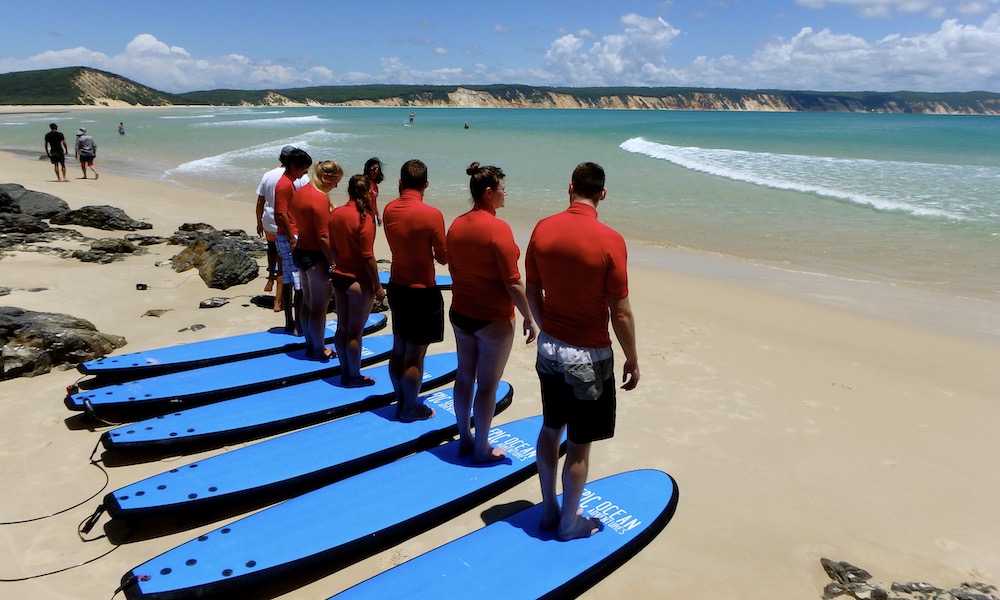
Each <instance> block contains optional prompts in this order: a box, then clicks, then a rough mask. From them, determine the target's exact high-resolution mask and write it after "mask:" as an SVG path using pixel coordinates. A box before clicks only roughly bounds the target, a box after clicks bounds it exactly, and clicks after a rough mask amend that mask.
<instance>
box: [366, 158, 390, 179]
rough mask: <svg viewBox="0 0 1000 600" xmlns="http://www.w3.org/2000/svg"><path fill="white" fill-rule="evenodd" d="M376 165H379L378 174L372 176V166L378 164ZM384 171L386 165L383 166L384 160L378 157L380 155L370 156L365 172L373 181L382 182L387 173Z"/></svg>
mask: <svg viewBox="0 0 1000 600" xmlns="http://www.w3.org/2000/svg"><path fill="white" fill-rule="evenodd" d="M376 165H377V166H378V175H376V176H375V177H374V178H371V176H370V173H371V168H372V167H374V166H376ZM383 171H385V167H383V166H382V161H380V160H379V159H378V157H376V156H373V157H371V158H369V159H368V162H366V163H365V171H364V174H365V175H368V176H369V178H370V179H371V180H372V181H374V182H375V183H376V184H378V183H382V180H384V179H385V174H384V173H383Z"/></svg>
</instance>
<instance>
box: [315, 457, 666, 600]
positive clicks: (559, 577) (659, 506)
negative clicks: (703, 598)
mask: <svg viewBox="0 0 1000 600" xmlns="http://www.w3.org/2000/svg"><path fill="white" fill-rule="evenodd" d="M677 499H678V494H677V485H676V483H675V482H674V480H673V478H671V477H670V476H669V475H667V474H666V473H663V472H661V471H655V470H639V471H629V472H626V473H620V474H618V475H612V476H611V477H606V478H604V479H599V480H597V481H594V482H591V483H589V484H587V486H586V488H585V489H584V491H583V496H582V499H581V502H580V507H581V508H582V509H583V511H584V515H585V516H590V517H596V518H599V519H600V520H601V522H602V524H603V527H604V529H603V530H602V531H600V532H598V533H597V534H595V535H593V536H591V537H589V538H586V539H579V540H572V541H569V542H561V541H559V540H557V539H555V536H554V535H553V533H552V532H550V531H542V530H541V529H540V528H539V523H540V519H541V515H542V511H541V508H542V506H541V504H538V505H536V506H533V507H531V508H527V509H525V510H522V511H520V512H518V513H515V514H514V515H511V516H510V517H507V518H505V519H503V520H500V521H497V522H495V523H492V524H490V525H488V526H486V527H484V528H483V529H480V530H477V531H474V532H472V533H470V534H468V535H466V536H465V537H462V538H459V539H457V540H455V541H453V542H451V543H449V544H445V545H444V546H441V547H439V548H436V549H434V550H431V551H429V552H427V553H425V554H422V555H420V556H418V557H416V558H414V559H413V560H409V561H407V562H405V563H403V564H401V565H399V566H397V567H395V568H393V569H390V570H389V571H386V572H384V573H381V574H379V575H377V576H375V577H372V578H371V579H369V580H367V581H363V582H361V583H359V584H358V585H356V586H354V587H352V588H349V589H347V590H346V591H344V592H341V593H340V594H337V595H336V596H334V598H335V599H336V600H365V599H371V600H382V599H384V598H393V599H400V598H413V599H414V600H416V599H420V600H423V599H424V598H489V597H492V596H495V595H497V594H498V591H497V590H498V582H497V576H498V575H499V576H502V577H503V584H502V589H503V591H502V593H500V594H499V595H501V596H502V597H503V598H509V599H510V600H534V599H535V598H559V599H562V598H575V597H577V596H578V595H580V594H582V593H583V592H584V591H586V590H587V589H589V588H590V587H592V586H593V585H594V584H596V583H597V582H598V581H600V580H601V579H603V578H604V577H606V576H607V575H609V574H610V573H611V572H612V571H614V570H615V569H617V568H618V567H619V566H621V565H622V564H624V563H625V561H627V560H628V559H629V558H631V557H632V556H634V555H635V554H636V553H638V552H639V550H641V549H642V548H643V547H644V546H646V544H648V543H649V542H650V541H652V539H653V538H654V537H656V535H657V534H658V533H659V532H660V531H662V530H663V528H664V527H665V526H666V524H667V523H668V522H669V521H670V519H671V517H672V516H673V514H674V510H675V509H676V507H677ZM502 557H516V560H503V562H502V567H499V571H498V566H497V560H498V559H501V558H502ZM331 600H333V599H331Z"/></svg>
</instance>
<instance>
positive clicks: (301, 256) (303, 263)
mask: <svg viewBox="0 0 1000 600" xmlns="http://www.w3.org/2000/svg"><path fill="white" fill-rule="evenodd" d="M292 262H294V263H295V266H296V267H298V268H299V269H300V270H302V271H308V270H309V269H311V268H312V267H313V266H315V265H324V267H325V266H326V255H325V254H323V251H322V250H302V249H301V248H296V249H294V250H292Z"/></svg>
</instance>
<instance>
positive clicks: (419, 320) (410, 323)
mask: <svg viewBox="0 0 1000 600" xmlns="http://www.w3.org/2000/svg"><path fill="white" fill-rule="evenodd" d="M385 293H386V296H388V298H389V310H390V311H391V312H392V334H393V335H398V336H399V337H401V338H403V341H404V342H406V343H407V344H416V345H419V346H426V345H428V344H433V343H436V342H440V341H442V340H444V297H443V296H442V295H441V288H438V287H432V288H411V287H407V286H405V285H399V284H395V283H390V284H389V285H387V286H386V288H385Z"/></svg>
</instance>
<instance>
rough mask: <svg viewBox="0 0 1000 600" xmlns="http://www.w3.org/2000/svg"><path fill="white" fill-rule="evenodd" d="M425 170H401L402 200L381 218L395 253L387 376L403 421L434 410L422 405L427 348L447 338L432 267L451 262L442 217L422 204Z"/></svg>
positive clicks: (416, 166)
mask: <svg viewBox="0 0 1000 600" xmlns="http://www.w3.org/2000/svg"><path fill="white" fill-rule="evenodd" d="M427 186H428V182H427V165H425V164H424V163H423V162H421V161H419V160H416V159H413V160H409V161H407V162H406V163H404V164H403V166H402V167H401V168H400V170H399V198H396V199H395V200H393V201H392V202H390V203H389V204H388V205H386V207H385V210H384V211H383V213H382V225H383V227H384V228H385V238H386V240H387V241H388V242H389V250H390V252H391V253H392V267H391V269H390V274H389V285H388V286H387V289H386V293H387V295H388V297H389V307H390V309H391V311H392V351H391V353H390V354H389V377H390V378H391V379H392V388H393V391H394V392H395V394H396V400H397V403H398V404H397V406H396V414H397V416H398V417H399V419H400V420H401V421H404V422H411V421H417V420H423V419H429V418H431V417H433V416H434V409H433V408H431V407H429V406H427V405H426V404H422V403H420V402H419V397H418V394H419V392H420V385H421V383H422V381H423V376H424V357H425V356H426V355H427V347H428V346H429V345H430V344H432V343H434V342H440V341H442V340H443V339H444V298H443V297H442V295H441V290H440V288H438V287H437V283H436V281H435V279H434V277H435V274H434V262H435V261H437V262H438V263H440V264H442V265H443V264H446V263H447V256H446V254H445V252H446V248H445V234H444V217H443V216H442V215H441V211H439V210H438V209H436V208H434V207H432V206H429V205H427V204H425V203H424V190H426V189H427Z"/></svg>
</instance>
